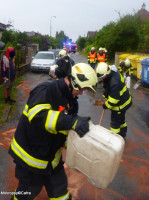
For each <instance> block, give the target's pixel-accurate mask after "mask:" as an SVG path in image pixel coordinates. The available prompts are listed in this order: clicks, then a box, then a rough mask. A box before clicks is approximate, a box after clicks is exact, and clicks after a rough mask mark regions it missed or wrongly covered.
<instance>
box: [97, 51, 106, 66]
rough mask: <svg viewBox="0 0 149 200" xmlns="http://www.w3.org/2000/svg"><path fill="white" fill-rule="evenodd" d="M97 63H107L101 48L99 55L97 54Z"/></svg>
mask: <svg viewBox="0 0 149 200" xmlns="http://www.w3.org/2000/svg"><path fill="white" fill-rule="evenodd" d="M97 62H98V63H100V62H107V58H106V54H105V53H104V51H103V48H102V47H100V48H99V53H98V54H97Z"/></svg>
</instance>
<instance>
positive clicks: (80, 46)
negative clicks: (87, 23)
mask: <svg viewBox="0 0 149 200" xmlns="http://www.w3.org/2000/svg"><path fill="white" fill-rule="evenodd" d="M86 40H87V39H86V38H84V37H81V36H79V38H78V39H77V42H76V43H77V45H78V49H79V50H82V49H84V48H85V46H86Z"/></svg>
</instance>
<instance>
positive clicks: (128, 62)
mask: <svg viewBox="0 0 149 200" xmlns="http://www.w3.org/2000/svg"><path fill="white" fill-rule="evenodd" d="M124 62H125V65H126V67H130V66H131V62H130V60H129V59H128V58H126V60H125V61H124Z"/></svg>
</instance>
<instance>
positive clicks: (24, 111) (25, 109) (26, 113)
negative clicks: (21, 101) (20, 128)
mask: <svg viewBox="0 0 149 200" xmlns="http://www.w3.org/2000/svg"><path fill="white" fill-rule="evenodd" d="M28 107H29V106H28V105H27V104H26V105H25V108H24V110H23V114H24V115H25V116H26V117H28Z"/></svg>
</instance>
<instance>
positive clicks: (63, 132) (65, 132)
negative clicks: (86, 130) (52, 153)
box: [58, 131, 68, 135]
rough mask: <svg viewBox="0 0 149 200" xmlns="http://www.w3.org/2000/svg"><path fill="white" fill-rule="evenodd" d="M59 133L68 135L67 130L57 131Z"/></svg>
mask: <svg viewBox="0 0 149 200" xmlns="http://www.w3.org/2000/svg"><path fill="white" fill-rule="evenodd" d="M58 132H59V133H62V134H63V135H68V131H58Z"/></svg>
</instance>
